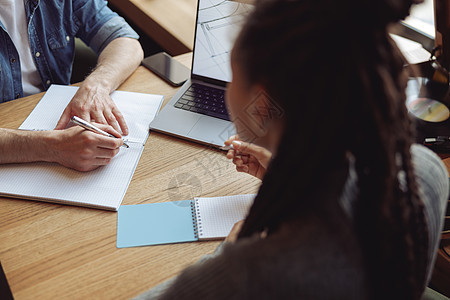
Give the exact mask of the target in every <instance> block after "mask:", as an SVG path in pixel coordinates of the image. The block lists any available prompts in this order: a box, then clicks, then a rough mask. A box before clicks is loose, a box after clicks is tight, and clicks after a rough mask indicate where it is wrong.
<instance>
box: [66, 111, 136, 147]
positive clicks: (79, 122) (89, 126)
mask: <svg viewBox="0 0 450 300" xmlns="http://www.w3.org/2000/svg"><path fill="white" fill-rule="evenodd" d="M70 120H71V121H72V122H74V123H75V124H77V125H78V126H81V127H83V128H84V129H87V130H90V131H93V132H96V133H100V134H103V135H105V136H109V137H112V138H115V139H117V137H116V136H114V135H112V134H110V133H107V132H106V131H103V130H101V129H100V128H97V127H95V126H94V125H92V124H90V123H89V122H86V121H85V120H83V119H81V118H79V117H77V116H73V117H72V118H71V119H70ZM123 145H124V146H125V147H127V148H130V146H128V144H127V143H125V142H123Z"/></svg>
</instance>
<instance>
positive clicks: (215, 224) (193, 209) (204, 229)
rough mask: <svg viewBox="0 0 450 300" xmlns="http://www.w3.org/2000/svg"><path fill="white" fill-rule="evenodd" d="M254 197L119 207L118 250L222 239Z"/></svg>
mask: <svg viewBox="0 0 450 300" xmlns="http://www.w3.org/2000/svg"><path fill="white" fill-rule="evenodd" d="M254 198H255V194H248V195H235V196H224V197H212V198H194V199H193V200H182V201H172V202H163V203H151V204H137V205H122V206H121V207H120V208H119V212H118V214H117V247H118V248H124V247H136V246H147V245H160V244H171V243H181V242H194V241H198V240H200V241H201V240H215V239H223V238H225V237H226V236H227V235H228V234H229V233H230V231H231V229H232V228H233V225H234V224H235V223H236V222H238V221H240V220H243V219H245V217H246V216H247V213H248V211H249V209H250V207H251V205H252V204H253V200H254Z"/></svg>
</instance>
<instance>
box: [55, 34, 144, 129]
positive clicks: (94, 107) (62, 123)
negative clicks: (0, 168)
mask: <svg viewBox="0 0 450 300" xmlns="http://www.w3.org/2000/svg"><path fill="white" fill-rule="evenodd" d="M143 55H144V52H143V50H142V47H141V44H140V43H139V42H138V41H137V40H135V39H132V38H126V37H120V38H116V39H115V40H113V41H111V42H110V43H109V44H108V45H107V46H106V47H105V49H103V51H102V53H100V56H99V57H98V63H97V66H96V67H95V69H94V71H93V72H92V73H91V74H89V76H88V77H86V79H85V80H84V81H83V82H82V83H81V85H80V88H79V89H78V91H77V93H76V94H75V96H74V97H73V99H72V100H71V101H70V103H69V105H68V106H67V108H66V109H65V110H64V112H63V114H62V116H61V118H60V119H59V121H58V124H57V125H56V127H55V129H64V128H66V126H67V124H68V123H69V120H70V118H71V117H72V116H73V115H77V116H78V117H80V118H82V119H84V120H86V121H88V122H89V121H95V122H97V123H100V124H109V125H111V126H112V127H113V128H114V129H116V130H117V131H120V130H122V133H123V135H128V127H127V124H126V123H125V119H124V117H123V115H122V113H121V112H120V111H119V110H118V109H117V106H116V104H115V103H114V101H113V100H112V99H111V97H110V96H109V95H110V94H111V93H112V92H113V91H115V90H116V89H117V88H118V87H119V85H120V84H122V83H123V82H124V81H125V79H127V78H128V77H129V76H130V75H131V74H132V73H133V72H134V70H136V68H137V67H138V66H139V65H140V63H141V61H142V59H143Z"/></svg>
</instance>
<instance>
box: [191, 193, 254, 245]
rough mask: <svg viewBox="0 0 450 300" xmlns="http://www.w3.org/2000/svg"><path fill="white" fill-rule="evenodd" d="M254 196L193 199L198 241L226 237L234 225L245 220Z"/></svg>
mask: <svg viewBox="0 0 450 300" xmlns="http://www.w3.org/2000/svg"><path fill="white" fill-rule="evenodd" d="M254 198H255V194H248V195H235V196H225V197H212V198H195V204H196V212H197V224H198V225H197V226H198V237H199V240H204V239H218V238H224V237H226V236H227V235H228V234H229V233H230V231H231V228H232V227H233V225H234V223H236V222H238V221H240V220H243V219H245V217H246V216H247V213H248V210H249V209H250V207H251V205H252V204H253V200H254Z"/></svg>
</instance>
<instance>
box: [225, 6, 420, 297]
mask: <svg viewBox="0 0 450 300" xmlns="http://www.w3.org/2000/svg"><path fill="white" fill-rule="evenodd" d="M420 1H421V0H345V1H335V0H302V1H300V0H260V1H257V3H256V6H255V10H254V11H253V12H252V13H251V15H250V16H249V18H248V20H247V21H246V24H245V25H244V27H243V29H242V31H241V33H240V34H239V36H238V38H237V40H236V44H235V48H234V51H233V60H234V61H235V62H236V63H237V64H239V66H240V69H241V71H242V73H243V74H244V77H245V78H246V80H247V83H248V84H249V85H252V84H261V85H262V86H264V87H265V89H266V91H267V93H268V94H269V95H270V97H271V98H272V99H273V100H274V101H276V103H277V105H279V106H280V107H281V108H282V109H283V113H284V115H283V118H284V122H285V129H284V132H283V135H282V137H281V141H280V144H279V146H278V149H277V152H276V156H275V157H274V159H273V161H272V163H271V164H270V166H269V168H268V170H267V173H266V175H265V177H264V179H263V182H262V185H261V187H260V190H259V193H258V195H257V197H256V199H255V202H254V205H253V206H252V208H251V210H250V212H249V214H248V216H247V218H246V221H245V223H244V225H243V228H242V230H241V232H240V235H239V238H243V237H248V236H251V235H253V234H255V233H259V232H263V231H267V232H268V234H269V235H270V234H271V233H273V232H274V231H276V230H277V229H278V228H279V227H280V225H281V224H283V223H284V222H286V221H288V220H294V219H298V218H299V217H300V216H301V215H302V214H303V213H305V212H308V211H311V210H312V209H313V207H314V206H315V205H320V204H321V203H322V204H323V203H325V201H326V199H317V198H316V197H315V196H316V194H315V191H318V190H320V189H323V181H324V179H325V178H327V177H326V176H327V175H329V173H330V172H331V171H332V169H333V167H334V165H338V164H339V162H341V161H342V160H345V157H346V155H347V154H348V153H351V155H352V156H353V157H354V158H355V169H356V172H357V177H358V189H359V194H358V201H356V202H357V204H356V207H355V210H354V220H355V221H354V222H355V228H356V231H357V235H358V240H359V242H360V244H361V247H362V249H363V258H364V261H365V268H366V270H367V274H368V276H369V282H370V285H371V295H372V296H373V297H374V298H377V299H378V298H382V297H383V295H384V296H385V293H386V292H389V293H390V295H392V296H394V297H396V298H408V299H419V298H420V296H421V294H422V292H423V289H424V283H425V276H426V268H427V255H426V254H427V245H428V235H427V232H426V220H425V216H424V207H423V203H422V201H421V199H420V198H419V196H418V187H417V184H416V181H415V176H414V172H413V171H414V170H413V166H412V161H411V153H410V147H411V144H412V137H413V131H412V126H411V123H410V120H409V119H408V115H407V111H406V107H405V92H404V91H405V88H406V80H407V74H405V69H404V68H403V66H404V59H403V57H402V55H401V54H400V52H399V51H398V49H397V48H396V46H395V45H394V43H393V42H392V40H391V39H390V37H389V35H388V33H387V27H388V25H389V24H390V23H392V22H396V21H398V20H399V19H402V18H404V17H406V16H407V15H408V13H409V9H410V7H411V5H412V4H414V3H415V2H420ZM316 137H319V138H316ZM307 141H314V143H312V145H311V144H309V143H308V144H307ZM333 162H336V164H333ZM279 174H283V176H280V175H279ZM339 191H340V192H342V189H340V190H339ZM299 195H301V196H299ZM334 196H335V200H336V201H338V199H339V198H340V196H341V194H340V193H336V195H334Z"/></svg>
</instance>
